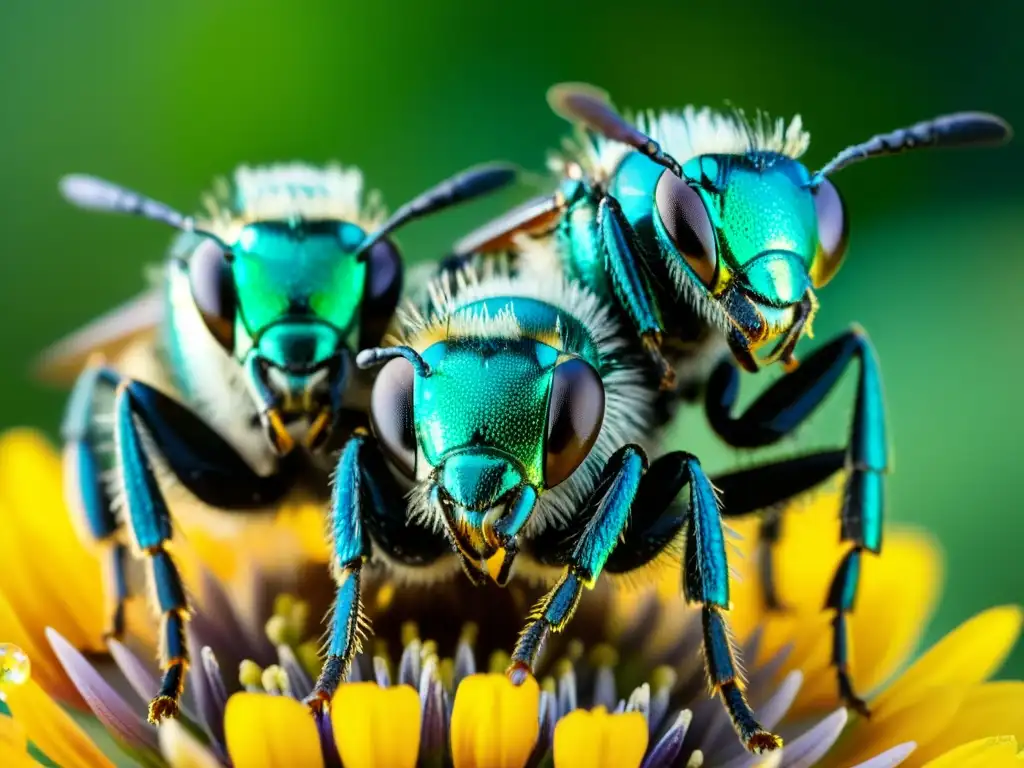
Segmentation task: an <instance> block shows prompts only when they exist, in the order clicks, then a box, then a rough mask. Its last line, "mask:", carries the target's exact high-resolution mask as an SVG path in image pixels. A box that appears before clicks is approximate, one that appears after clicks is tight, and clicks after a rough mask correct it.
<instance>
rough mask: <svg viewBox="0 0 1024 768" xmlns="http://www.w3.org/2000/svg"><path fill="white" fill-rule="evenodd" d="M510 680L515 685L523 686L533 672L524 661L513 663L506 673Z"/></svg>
mask: <svg viewBox="0 0 1024 768" xmlns="http://www.w3.org/2000/svg"><path fill="white" fill-rule="evenodd" d="M505 674H506V675H507V676H508V679H509V680H511V681H512V684H513V685H522V684H523V683H525V682H526V678H528V677H529V676H530V675H531V674H532V671H531V670H530V667H529V665H528V664H526V663H525V662H522V661H513V662H512V664H511V666H509V668H508V669H507V670H506V671H505Z"/></svg>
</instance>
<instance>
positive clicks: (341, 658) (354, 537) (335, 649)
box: [307, 429, 370, 710]
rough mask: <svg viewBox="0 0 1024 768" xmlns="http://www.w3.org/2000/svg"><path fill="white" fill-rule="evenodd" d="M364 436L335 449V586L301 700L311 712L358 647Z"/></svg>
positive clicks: (364, 553) (365, 541) (364, 555)
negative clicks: (316, 661) (309, 685)
mask: <svg viewBox="0 0 1024 768" xmlns="http://www.w3.org/2000/svg"><path fill="white" fill-rule="evenodd" d="M369 439H370V438H369V436H368V435H367V434H366V431H365V430H363V429H358V430H356V432H355V433H354V434H353V435H352V437H351V438H349V440H348V442H347V443H345V447H344V448H343V449H342V451H341V456H340V457H339V458H338V469H337V472H336V474H335V478H334V491H333V494H332V497H331V508H330V532H331V540H332V549H333V551H332V553H331V554H332V562H331V570H332V575H333V576H334V580H335V583H336V584H337V590H336V593H335V598H334V606H333V617H332V620H331V627H330V630H329V632H330V636H329V640H328V645H327V658H326V660H325V661H324V664H323V667H322V668H321V670H320V676H319V677H318V678H317V681H316V685H315V686H314V688H313V693H312V694H310V696H309V698H308V699H307V703H309V705H310V706H311V707H313V708H314V709H315V710H319V709H321V708H322V707H323V706H324V705H325V704H326V703H327V702H329V701H330V699H331V697H332V696H333V695H334V691H335V690H336V689H337V687H338V685H339V684H340V683H341V682H342V681H343V680H344V679H345V678H346V677H347V676H348V672H349V669H350V668H351V666H352V659H353V658H355V656H356V654H358V653H359V651H360V647H361V640H360V629H361V625H362V624H364V623H365V618H364V617H363V611H362V602H361V589H360V587H361V584H360V572H361V570H362V566H363V562H364V561H365V560H366V559H368V558H369V556H370V541H369V537H368V532H366V531H365V530H364V529H363V519H364V517H365V514H366V510H365V507H364V505H365V501H366V499H367V496H368V494H367V493H366V491H365V489H364V487H363V473H362V471H361V461H360V458H361V454H363V453H364V452H365V451H366V449H367V447H368V446H367V443H368V442H369Z"/></svg>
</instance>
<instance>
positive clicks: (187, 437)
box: [68, 370, 293, 723]
mask: <svg viewBox="0 0 1024 768" xmlns="http://www.w3.org/2000/svg"><path fill="white" fill-rule="evenodd" d="M102 377H103V380H104V381H105V382H106V383H107V384H114V382H115V381H116V385H115V388H114V397H113V438H114V470H115V472H116V475H117V485H118V487H119V488H121V489H123V493H124V510H125V518H126V520H127V523H128V531H129V533H130V535H131V539H132V540H133V542H134V545H135V546H134V549H135V550H136V553H137V554H138V555H139V556H140V557H142V558H143V559H144V560H145V563H146V571H147V576H148V578H149V582H150V584H151V585H152V587H153V594H154V596H155V600H156V604H157V607H158V608H159V611H160V616H161V619H160V635H161V643H160V668H161V670H162V673H163V674H162V678H161V682H160V688H159V690H158V692H157V695H156V696H155V697H154V698H153V700H152V701H151V702H150V705H149V719H150V720H151V721H152V722H153V723H158V722H159V721H161V720H162V719H164V718H166V717H174V716H176V715H177V713H178V705H179V701H180V699H181V694H182V691H183V689H184V683H185V672H186V670H187V668H188V663H189V652H188V651H189V649H188V642H187V639H186V634H185V622H186V621H187V620H188V615H189V607H188V603H187V601H186V598H185V590H184V587H183V585H182V582H181V576H180V574H179V573H178V569H177V566H176V565H175V563H174V560H173V559H172V557H171V555H170V553H169V551H168V549H167V544H168V543H169V541H170V539H171V531H172V528H171V517H170V512H169V510H168V508H167V503H166V501H165V500H164V497H163V493H162V491H161V488H160V483H159V481H158V480H157V477H156V474H155V472H154V469H153V462H152V461H151V459H150V457H149V456H148V450H147V442H149V441H151V442H152V444H153V446H154V448H155V450H156V451H157V452H158V453H159V454H160V456H161V457H162V458H163V459H164V460H165V461H166V463H167V464H168V465H169V468H170V470H171V472H172V473H173V474H174V476H175V478H176V479H177V480H178V481H180V482H181V483H182V485H184V486H185V487H186V488H187V489H188V490H189V491H190V492H192V493H193V494H194V495H195V496H197V497H198V498H199V499H200V500H201V501H203V502H205V503H207V504H210V505H212V506H217V507H220V508H222V509H240V508H241V509H244V508H251V507H253V506H259V505H260V504H264V503H268V502H270V501H272V500H275V499H276V498H279V497H280V495H281V494H282V493H283V492H284V490H286V489H287V488H288V487H290V485H291V483H292V481H293V475H292V474H289V471H287V465H286V466H282V467H281V471H279V472H278V473H276V474H275V475H272V476H270V477H261V476H259V475H257V474H256V473H255V472H253V470H252V469H251V468H250V467H249V465H248V464H247V463H246V461H245V459H243V458H242V457H241V456H240V455H239V454H238V453H237V452H236V451H235V450H234V449H233V448H232V447H231V446H230V445H229V444H228V443H227V442H226V441H225V440H224V438H222V437H221V436H220V435H218V434H217V433H216V432H215V431H214V430H212V429H211V428H210V427H209V426H207V425H206V424H205V423H204V422H203V421H202V420H201V419H200V418H199V417H198V416H197V415H196V414H194V413H193V412H192V411H191V410H190V409H189V408H187V407H186V406H184V405H181V404H180V403H178V402H176V401H175V400H173V399H172V398H170V397H168V396H167V395H164V394H163V393H161V392H159V391H158V390H156V389H154V388H152V387H150V386H148V385H146V384H143V383H142V382H139V381H133V380H131V379H127V378H122V377H119V376H118V375H117V374H116V373H115V372H113V371H110V370H105V372H104V373H103V374H102ZM143 430H144V432H143ZM68 434H69V436H73V432H71V431H70V430H69V431H68Z"/></svg>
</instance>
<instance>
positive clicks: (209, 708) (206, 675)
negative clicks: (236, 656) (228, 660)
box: [189, 646, 228, 761]
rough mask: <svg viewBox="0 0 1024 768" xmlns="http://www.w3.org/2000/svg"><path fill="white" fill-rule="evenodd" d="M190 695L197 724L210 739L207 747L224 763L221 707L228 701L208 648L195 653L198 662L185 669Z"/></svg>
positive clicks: (225, 758) (225, 749)
mask: <svg viewBox="0 0 1024 768" xmlns="http://www.w3.org/2000/svg"><path fill="white" fill-rule="evenodd" d="M189 682H191V683H192V686H191V687H192V696H193V698H195V701H196V707H198V709H199V715H200V717H199V722H200V724H201V725H202V726H203V730H204V731H206V735H207V736H209V737H210V747H211V748H212V749H213V750H214V752H216V753H217V757H219V758H220V759H221V760H223V761H226V760H227V754H228V753H227V741H226V740H225V738H224V707H225V705H226V704H227V701H228V693H227V689H226V688H225V687H224V679H223V677H221V674H220V665H219V664H218V663H217V657H216V656H214V655H213V651H212V650H210V647H209V646H203V647H202V649H201V650H200V651H199V663H198V664H193V665H192V666H190V667H189Z"/></svg>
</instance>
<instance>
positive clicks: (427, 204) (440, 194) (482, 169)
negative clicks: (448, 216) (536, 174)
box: [356, 163, 518, 258]
mask: <svg viewBox="0 0 1024 768" xmlns="http://www.w3.org/2000/svg"><path fill="white" fill-rule="evenodd" d="M517 175H518V169H517V168H516V167H515V166H513V165H509V164H507V163H489V164H487V165H479V166H476V167H474V168H470V169H469V170H466V171H463V172H462V173H460V174H458V175H456V176H452V177H451V178H449V179H445V180H444V181H442V182H441V183H440V184H437V185H435V186H433V187H431V188H430V189H428V190H427V191H426V192H424V193H422V194H421V195H418V196H417V197H415V198H414V199H412V200H410V201H409V202H408V203H406V204H405V205H403V206H402V207H401V208H399V209H398V210H397V211H395V212H394V213H393V214H392V215H391V216H390V217H388V220H387V221H385V222H384V223H383V224H381V225H380V227H378V228H377V230H376V231H375V232H373V233H371V234H369V235H367V237H366V239H365V240H363V242H362V243H361V244H360V245H359V250H358V251H356V256H359V257H363V258H365V253H366V252H367V251H368V250H370V248H372V247H373V246H374V244H376V243H377V241H378V240H380V239H381V238H383V237H386V236H387V235H388V234H390V233H391V232H393V231H395V230H396V229H398V228H399V227H402V226H404V225H405V224H408V223H409V222H410V221H413V220H414V219H418V218H420V217H422V216H426V215H427V214H430V213H434V212H436V211H440V210H442V209H444V208H448V207H450V206H452V205H457V204H458V203H462V202H465V201H467V200H473V199H474V198H477V197H481V196H483V195H486V194H489V193H491V192H494V191H495V190H498V189H501V188H502V187H505V186H508V185H509V184H511V183H512V182H513V181H515V179H516V176H517Z"/></svg>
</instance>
